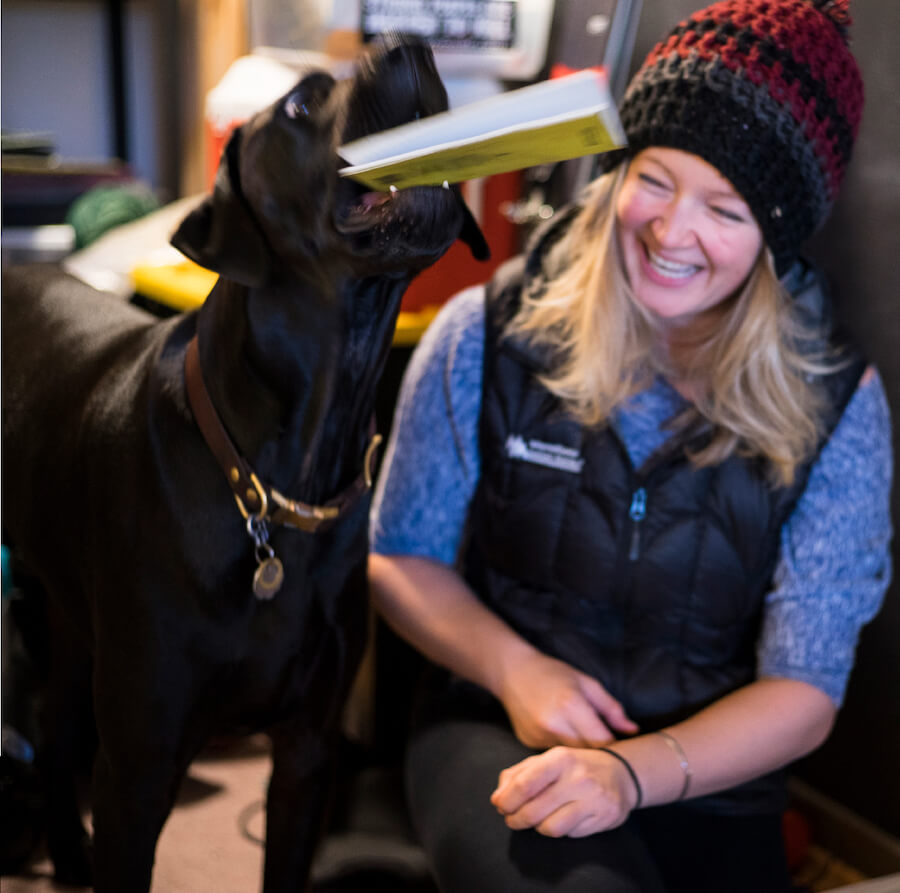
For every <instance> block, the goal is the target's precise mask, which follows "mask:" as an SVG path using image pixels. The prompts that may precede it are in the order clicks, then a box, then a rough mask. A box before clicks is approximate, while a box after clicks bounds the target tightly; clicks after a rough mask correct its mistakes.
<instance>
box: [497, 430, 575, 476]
mask: <svg viewBox="0 0 900 893" xmlns="http://www.w3.org/2000/svg"><path fill="white" fill-rule="evenodd" d="M506 455H507V456H509V457H510V459H518V460H520V461H522V462H532V463H534V464H535V465H545V466H546V467H547V468H558V469H559V470H560V471H570V472H572V473H573V474H580V473H581V469H582V468H583V467H584V459H582V458H581V454H580V453H579V452H578V450H576V449H573V448H572V447H567V446H563V445H562V444H561V443H544V442H543V441H542V440H529V441H528V442H527V443H526V442H525V438H524V437H522V435H521V434H510V435H509V437H507V438H506Z"/></svg>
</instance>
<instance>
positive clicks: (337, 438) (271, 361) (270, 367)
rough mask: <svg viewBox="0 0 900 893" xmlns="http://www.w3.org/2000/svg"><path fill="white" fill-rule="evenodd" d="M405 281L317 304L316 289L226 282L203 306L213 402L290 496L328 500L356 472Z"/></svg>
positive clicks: (361, 288)
mask: <svg viewBox="0 0 900 893" xmlns="http://www.w3.org/2000/svg"><path fill="white" fill-rule="evenodd" d="M407 281H408V280H406V279H402V280H399V279H387V278H384V277H376V278H373V279H368V280H354V279H345V280H344V281H343V282H342V283H341V284H340V285H338V286H337V288H338V290H339V294H332V295H330V296H327V298H325V299H323V296H322V288H323V286H322V284H321V283H317V284H316V285H315V286H313V285H304V283H302V282H298V281H297V280H296V279H292V281H291V283H290V285H287V284H284V285H278V284H277V283H275V284H269V285H267V286H266V287H265V288H264V289H248V288H246V287H244V286H241V285H237V284H235V283H233V282H230V281H228V280H225V279H224V278H222V279H220V280H219V283H218V284H217V285H216V286H215V288H214V289H213V292H212V293H211V294H210V296H209V297H208V298H207V300H206V302H205V304H204V305H203V307H202V308H201V310H200V312H199V317H198V323H197V332H198V335H199V340H200V363H201V368H202V370H203V377H204V380H205V381H206V383H207V388H208V389H209V392H210V396H211V398H212V401H213V404H214V406H215V407H216V409H217V411H218V413H219V415H220V417H221V419H222V422H223V424H224V425H225V428H226V429H227V431H228V432H229V433H230V434H231V437H232V438H233V440H234V441H235V443H236V445H237V447H238V449H239V450H240V451H241V453H242V454H243V455H244V456H245V458H246V459H247V460H248V461H249V462H250V463H251V464H252V465H253V466H254V468H256V470H257V473H258V474H259V475H260V476H261V477H262V478H264V479H265V480H266V481H267V482H268V483H270V484H271V485H273V486H276V487H278V488H279V489H281V490H283V492H285V493H286V494H287V495H289V496H290V497H292V498H295V499H302V500H304V501H308V502H312V503H318V502H322V501H325V500H327V499H329V498H331V497H332V496H333V495H334V494H335V493H336V492H337V491H338V490H339V489H341V488H342V487H344V486H346V485H347V484H348V483H349V482H350V481H351V480H353V478H354V477H355V476H356V475H358V474H359V473H360V471H361V465H360V463H361V461H362V456H363V453H364V451H365V446H366V442H367V438H368V434H369V421H370V418H371V415H372V412H373V409H374V403H375V390H376V385H377V382H378V379H379V377H380V375H381V372H382V369H383V366H384V363H385V360H386V358H387V354H388V350H389V348H390V342H391V333H392V332H393V327H394V323H395V321H396V314H397V310H398V309H399V302H400V297H401V295H402V293H403V291H404V290H405V287H406V284H407ZM331 287H332V288H335V286H331ZM323 457H324V458H326V459H327V461H322V459H323Z"/></svg>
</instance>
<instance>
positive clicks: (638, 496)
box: [628, 487, 647, 561]
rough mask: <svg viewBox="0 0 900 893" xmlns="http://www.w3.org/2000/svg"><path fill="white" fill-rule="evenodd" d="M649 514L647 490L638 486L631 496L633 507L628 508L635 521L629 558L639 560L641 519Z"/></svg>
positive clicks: (629, 514)
mask: <svg viewBox="0 0 900 893" xmlns="http://www.w3.org/2000/svg"><path fill="white" fill-rule="evenodd" d="M646 514H647V491H646V490H645V489H644V488H643V487H638V489H637V490H635V491H634V493H633V495H632V497H631V507H630V508H629V509H628V516H629V517H630V518H631V520H632V521H633V522H634V525H633V526H632V528H631V548H630V549H629V550H628V560H629V561H637V558H638V555H640V553H641V527H640V524H641V521H643V520H644V517H645V516H646Z"/></svg>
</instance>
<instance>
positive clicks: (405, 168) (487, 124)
mask: <svg viewBox="0 0 900 893" xmlns="http://www.w3.org/2000/svg"><path fill="white" fill-rule="evenodd" d="M625 144H626V139H625V133H624V130H623V129H622V124H621V122H620V121H619V114H618V111H617V110H616V107H615V104H614V103H613V101H612V96H611V95H610V92H609V84H608V82H607V79H606V76H605V74H604V73H603V72H602V71H598V70H596V69H590V70H585V71H579V72H577V73H575V74H570V75H567V76H565V77H561V78H554V79H552V80H548V81H542V82H540V83H537V84H531V85H530V86H527V87H521V88H520V89H518V90H511V91H509V92H506V93H501V94H499V95H497V96H492V97H491V98H489V99H483V100H480V101H478V102H473V103H470V104H469V105H464V106H460V107H459V108H456V109H452V110H451V111H448V112H441V113H440V114H437V115H431V116H430V117H427V118H421V119H420V120H418V121H413V122H412V123H410V124H403V125H402V126H400V127H394V128H392V129H390V130H383V131H381V132H380V133H375V134H372V135H370V136H367V137H363V138H362V139H359V140H354V141H353V142H350V143H347V144H345V145H343V146H341V147H340V148H339V149H338V154H339V155H340V156H341V157H342V158H343V159H344V160H345V161H346V162H347V167H344V168H341V170H340V172H339V173H340V174H341V176H344V177H352V178H353V179H354V180H358V181H359V182H361V183H363V184H365V185H366V186H369V187H370V188H372V189H375V190H378V191H382V192H383V191H385V190H387V189H389V188H390V187H391V186H394V187H396V188H397V189H404V188H406V187H409V186H439V185H441V184H442V183H443V182H444V181H447V182H448V183H459V182H461V181H463V180H472V179H475V178H477V177H486V176H490V175H492V174H500V173H504V172H506V171H512V170H519V169H520V168H525V167H534V166H535V165H539V164H550V163H552V162H556V161H565V160H567V159H569V158H578V157H579V156H581V155H593V154H596V153H598V152H609V151H611V150H613V149H617V148H620V147H622V146H624V145H625Z"/></svg>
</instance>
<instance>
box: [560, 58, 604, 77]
mask: <svg viewBox="0 0 900 893" xmlns="http://www.w3.org/2000/svg"><path fill="white" fill-rule="evenodd" d="M578 71H598V72H600V74H602V75H603V77H606V76H607V72H606V66H605V65H589V66H588V67H587V68H572V67H571V66H569V65H566V64H565V63H564V62H554V63H553V65H552V66H551V67H550V80H553V79H554V78H564V77H566V76H567V75H570V74H575V73H576V72H578Z"/></svg>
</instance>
